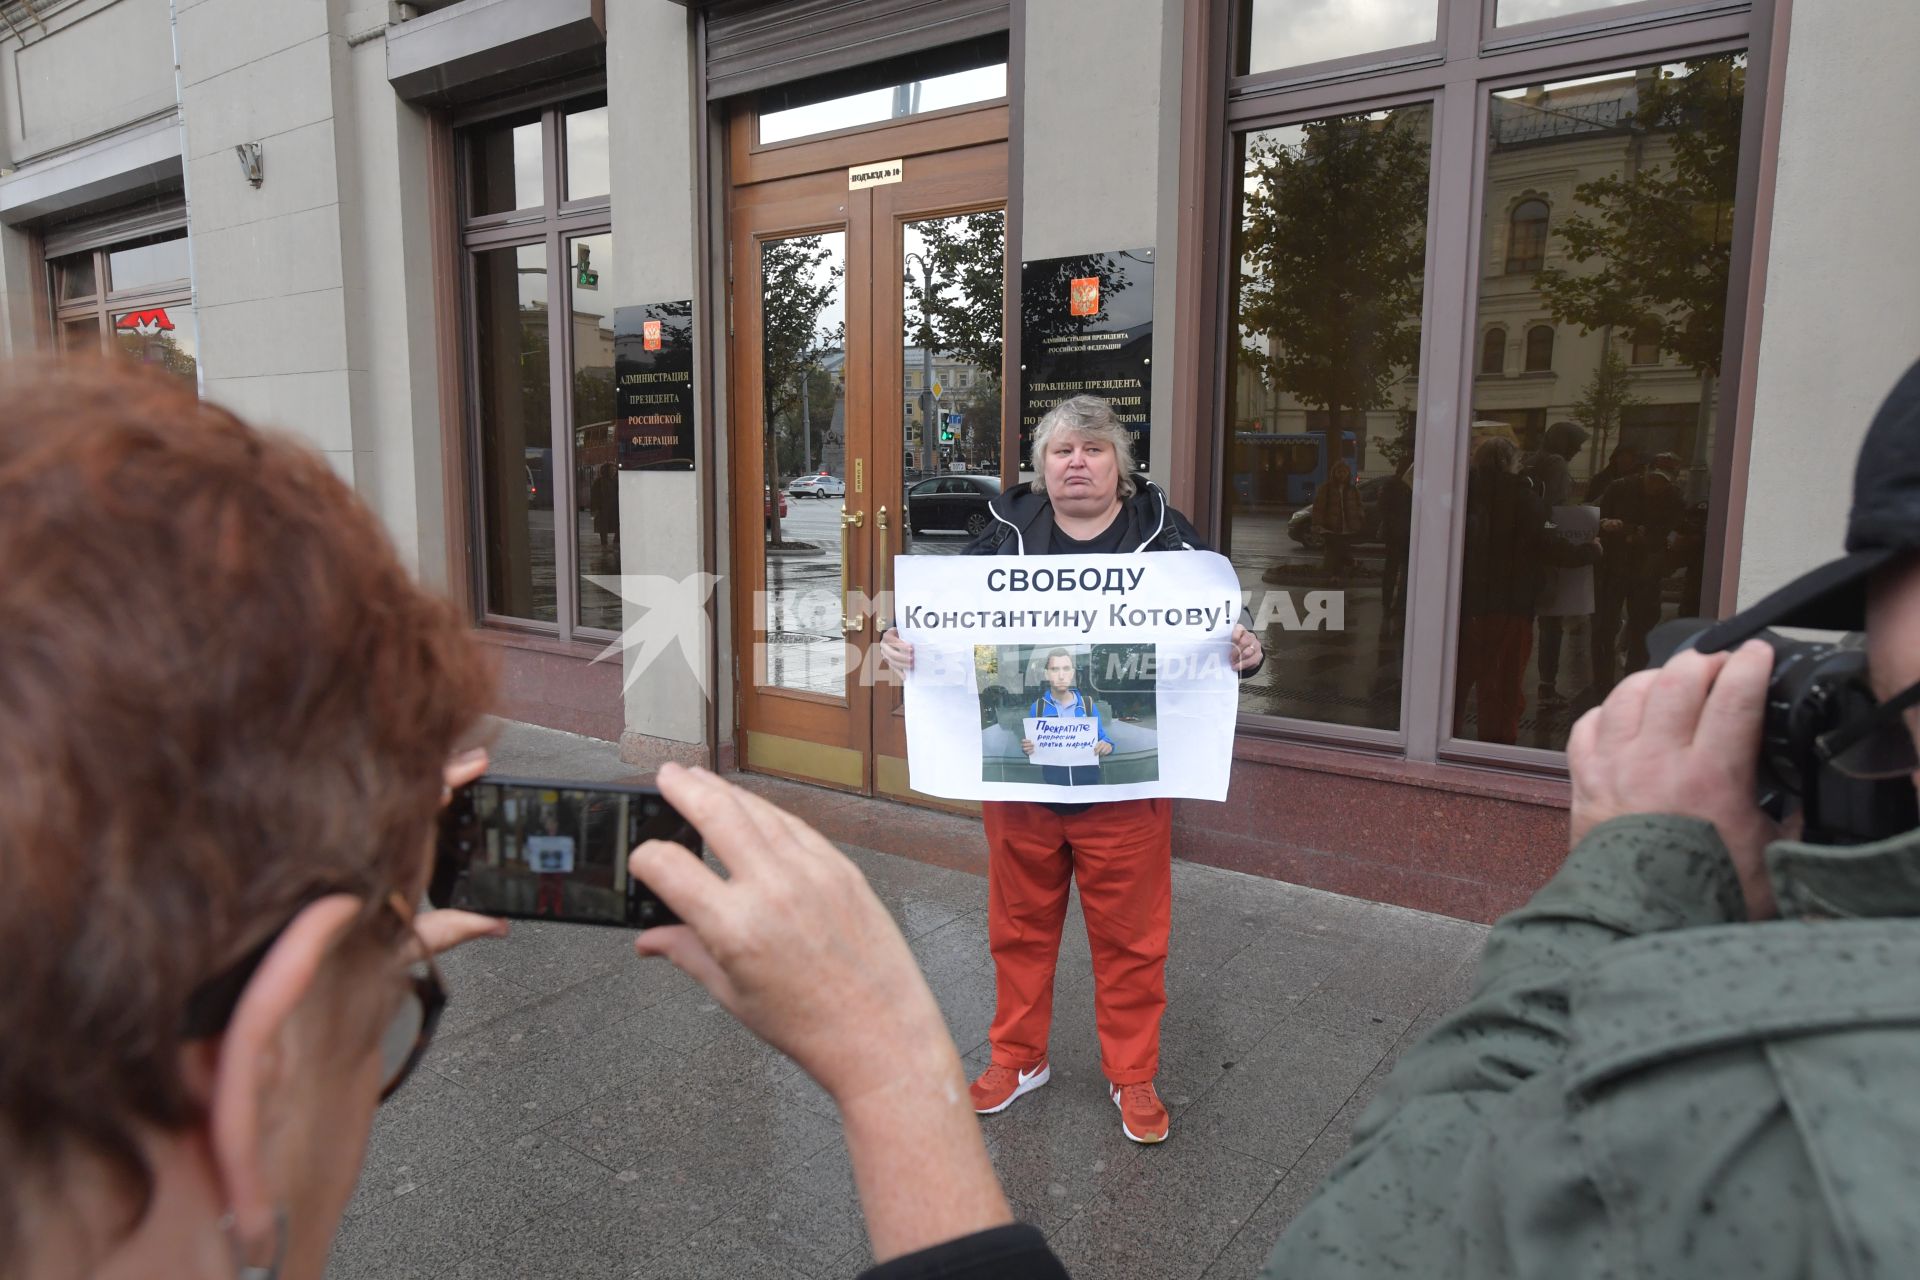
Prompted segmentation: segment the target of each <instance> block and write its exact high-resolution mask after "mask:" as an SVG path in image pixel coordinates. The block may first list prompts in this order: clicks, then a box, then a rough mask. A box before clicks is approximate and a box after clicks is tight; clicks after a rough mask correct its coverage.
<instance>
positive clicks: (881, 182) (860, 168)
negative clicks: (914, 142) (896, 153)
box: [847, 160, 907, 191]
mask: <svg viewBox="0 0 1920 1280" xmlns="http://www.w3.org/2000/svg"><path fill="white" fill-rule="evenodd" d="M906 171H907V166H906V162H905V161H903V160H877V161H875V162H874V163H872V164H857V165H855V166H853V168H851V169H849V170H847V190H849V191H858V190H860V189H861V188H862V187H884V186H886V185H887V184H888V183H889V182H898V181H900V179H901V178H902V177H903V176H904V175H905V174H906Z"/></svg>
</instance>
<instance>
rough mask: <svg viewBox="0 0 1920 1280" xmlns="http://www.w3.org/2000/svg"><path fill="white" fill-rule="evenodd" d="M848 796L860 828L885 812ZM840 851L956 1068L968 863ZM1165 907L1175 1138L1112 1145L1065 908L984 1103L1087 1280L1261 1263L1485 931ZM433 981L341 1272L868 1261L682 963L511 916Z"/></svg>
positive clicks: (1023, 1205)
mask: <svg viewBox="0 0 1920 1280" xmlns="http://www.w3.org/2000/svg"><path fill="white" fill-rule="evenodd" d="M821 505H823V506H825V505H828V504H824V503H823V504H821ZM494 758H495V767H496V768H497V769H499V770H501V771H502V772H514V773H519V774H521V775H523V776H534V777H540V776H546V777H572V778H582V779H617V778H624V777H628V776H630V770H629V769H628V767H627V766H625V765H623V764H621V763H620V761H619V760H618V758H617V756H616V754H615V752H614V749H613V747H612V746H611V745H610V744H607V743H602V742H597V741H594V740H591V739H585V738H578V737H574V736H573V735H569V734H562V733H556V732H553V731H550V730H545V729H536V728H533V727H531V726H524V725H509V726H506V727H505V730H504V732H503V734H502V737H501V739H500V740H499V742H498V744H497V745H496V747H495V750H494ZM856 803H859V804H862V805H866V806H869V807H870V808H871V809H872V811H873V814H874V817H875V819H876V820H877V821H886V820H887V819H888V817H889V815H898V814H900V813H901V812H902V811H901V810H900V809H899V808H898V806H894V805H891V804H888V803H886V802H880V801H871V802H868V801H861V802H856ZM842 847H843V848H845V849H846V851H847V853H848V855H849V856H851V857H852V858H854V859H855V860H856V861H857V862H858V863H859V864H860V866H861V868H862V869H863V870H864V871H865V872H866V874H867V876H868V878H869V880H870V881H871V882H872V883H873V885H874V887H875V889H876V890H877V892H878V893H879V895H880V897H881V899H882V900H883V901H885V902H886V904H887V905H888V907H889V908H890V909H891V910H892V911H893V913H894V915H895V917H896V919H898V920H899V922H900V925H901V928H902V930H903V931H904V932H905V933H906V935H907V937H908V939H909V941H910V943H911V945H912V947H913V951H914V954H915V955H916V956H917V957H918V958H919V961H920V964H921V967H922V969H923V970H924V971H925V973H926V975H927V980H928V982H929V983H930V985H931V986H932V988H933V991H934V994H935V996H936V997H937V998H938V999H939V1001H940V1005H941V1008H942V1009H943V1010H944V1011H945V1013H946V1017H947V1023H948V1027H949V1029H950V1030H951V1031H952V1033H953V1035H954V1039H955V1042H956V1044H957V1045H958V1047H959V1049H960V1051H961V1053H962V1055H963V1057H964V1058H965V1060H966V1062H967V1066H968V1070H969V1072H972V1071H976V1070H978V1069H979V1068H981V1067H982V1066H983V1065H984V1064H985V1063H986V1061H987V1046H986V1032H987V1026H988V1022H989V1020H990V1019H991V1017H992V1013H993V968H992V963H991V961H990V959H989V957H988V954H987V939H986V881H985V880H983V879H981V878H979V877H977V876H973V875H969V874H967V873H966V872H964V871H955V870H948V869H945V868H943V867H939V866H933V865H926V864H923V863H920V862H916V861H911V860H908V859H905V858H898V857H893V856H890V855H887V854H881V853H875V852H872V851H870V850H866V849H862V848H859V847H855V846H844V845H843V846H842ZM1175 852H1176V854H1177V853H1178V849H1177V848H1176V850H1175ZM1173 921H1174V923H1173V943H1172V955H1171V958H1170V960H1169V963H1168V974H1167V985H1168V992H1169V1008H1168V1013H1167V1018H1166V1022H1165V1026H1164V1032H1163V1048H1162V1064H1161V1073H1160V1077H1159V1087H1160V1091H1161V1094H1162V1096H1163V1097H1164V1098H1165V1099H1166V1100H1167V1102H1168V1105H1169V1108H1170V1110H1171V1112H1172V1116H1173V1129H1172V1136H1171V1138H1170V1139H1169V1140H1168V1141H1167V1142H1166V1143H1165V1144H1163V1145H1161V1146H1157V1147H1151V1148H1145V1147H1139V1146H1136V1145H1134V1144H1133V1143H1131V1142H1128V1141H1127V1140H1126V1139H1125V1138H1124V1137H1123V1136H1122V1135H1121V1133H1120V1126H1119V1120H1118V1113H1117V1112H1116V1111H1115V1110H1114V1107H1113V1105H1112V1103H1111V1102H1110V1101H1109V1100H1108V1098H1107V1094H1106V1088H1105V1083H1104V1081H1103V1080H1102V1078H1101V1075H1100V1069H1099V1048H1098V1044H1097V1042H1096V1040H1095V1036H1094V1029H1093V984H1092V977H1091V972H1090V969H1089V961H1088V954H1087V945H1086V935H1085V932H1084V929H1083V926H1082V923H1081V918H1080V913H1079V907H1078V902H1077V899H1076V902H1075V905H1074V908H1073V910H1072V913H1071V914H1070V916H1069V919H1068V921H1067V927H1066V935H1065V943H1064V946H1063V948H1062V954H1061V959H1060V966H1059V971H1058V979H1057V996H1056V1002H1055V1005H1056V1007H1055V1016H1054V1035H1053V1049H1052V1066H1053V1079H1052V1082H1051V1083H1050V1084H1049V1085H1048V1086H1047V1087H1046V1088H1044V1089H1042V1090H1040V1091H1039V1092H1037V1093H1035V1094H1033V1095H1032V1096H1030V1097H1028V1098H1024V1099H1022V1100H1021V1101H1020V1102H1018V1103H1016V1104H1014V1106H1013V1107H1011V1108H1010V1109H1008V1110H1007V1111H1006V1112H1004V1113H1002V1114H1000V1115H998V1116H988V1117H985V1118H984V1123H983V1126H982V1127H983V1131H984V1133H985V1135H986V1140H987V1145H988V1149H989V1151H990V1152H991V1154H992V1156H993V1161H994V1165H995V1167H996V1168H997V1169H998V1170H999V1173H1000V1177H1001V1181H1002V1183H1003V1184H1004V1185H1005V1187H1006V1190H1007V1194H1008V1197H1009V1199H1010V1200H1011V1201H1012V1203H1013V1205H1014V1209H1015V1212H1016V1213H1017V1214H1018V1215H1019V1216H1020V1217H1021V1218H1023V1219H1025V1220H1027V1221H1030V1222H1033V1223H1035V1224H1037V1225H1039V1226H1040V1227H1041V1229H1042V1230H1044V1231H1046V1232H1047V1234H1048V1235H1049V1237H1050V1238H1051V1239H1052V1241H1053V1243H1054V1247H1055V1249H1056V1250H1057V1251H1058V1252H1059V1253H1060V1255H1061V1256H1062V1257H1063V1258H1064V1259H1065V1260H1066V1262H1067V1265H1068V1268H1069V1270H1070V1271H1071V1273H1072V1274H1073V1275H1074V1276H1076V1277H1079V1278H1080V1280H1091V1278H1093V1277H1113V1278H1114V1280H1122V1278H1124V1280H1153V1278H1155V1277H1203V1276H1204V1277H1209V1278H1213V1280H1233V1278H1244V1277H1250V1276H1252V1275H1253V1274H1254V1273H1255V1272H1256V1271H1257V1270H1258V1267H1259V1264H1260V1262H1261V1261H1262V1260H1263V1259H1264V1257H1265V1255H1266V1252H1267V1250H1268V1249H1269V1248H1270V1247H1271V1245H1272V1242H1273V1240H1274V1239H1275V1238H1276V1237H1277V1236H1278V1235H1279V1233H1280V1231H1281V1229H1282V1228H1283V1227H1284V1226H1285V1225H1286V1223H1287V1222H1288V1221H1289V1220H1290V1219H1291V1218H1292V1216H1293V1214H1294V1213H1295V1212H1296V1211H1297V1210H1298V1209H1299V1207H1300V1206H1301V1204H1302V1203H1304V1201H1305V1199H1306V1198H1307V1197H1308V1195H1310V1194H1311V1192H1312V1189H1313V1188H1314V1187H1315V1186H1316V1185H1317V1184H1318V1182H1319V1180H1320V1179H1321V1178H1322V1177H1323V1176H1324V1175H1325V1173H1326V1171H1327V1170H1328V1169H1329V1168H1331V1167H1332V1165H1333V1163H1334V1162H1335V1161H1336V1160H1337V1159H1338V1158H1339V1157H1340V1155H1341V1154H1342V1153H1344V1151H1345V1149H1346V1147H1347V1143H1348V1135H1349V1132H1350V1129H1351V1126H1352V1124H1353V1121H1354V1118H1355V1117H1356V1116H1357V1115H1358V1114H1359V1113H1360V1111H1361V1110H1362V1109H1363V1108H1364V1107H1365V1105H1366V1103H1367V1102H1368V1100H1369V1099H1371V1097H1372V1096H1373V1094H1374V1092H1375V1091H1376V1090H1377V1089H1378V1087H1379V1084H1380V1082H1381V1080H1382V1079H1383V1078H1384V1076H1385V1075H1386V1073H1387V1071H1388V1070H1389V1069H1390V1068H1391V1066H1392V1064H1393V1062H1394V1061H1395V1059H1396V1058H1397V1057H1398V1055H1399V1054H1400V1053H1401V1051H1402V1050H1403V1049H1405V1047H1406V1046H1407V1045H1408V1044H1410V1043H1412V1042H1413V1041H1414V1040H1416V1039H1417V1038H1418V1037H1419V1036H1420V1035H1421V1034H1423V1033H1424V1032H1425V1031H1426V1029H1427V1028H1428V1027H1430V1026H1431V1025H1432V1024H1433V1023H1434V1021H1435V1020H1437V1019H1438V1018H1439V1017H1440V1015H1441V1014H1443V1013H1444V1012H1446V1011H1447V1010H1448V1009H1451V1008H1452V1007H1454V1006H1455V1005H1457V1004H1458V1003H1459V1002H1460V1001H1461V1000H1463V999H1464V998H1465V996H1466V994H1467V992H1468V990H1469V988H1470V986H1471V982H1472V979H1473V972H1474V966H1475V963H1476V960H1477V957H1478V954H1479V949H1480V946H1481V943H1482V940H1483V939H1484V936H1485V932H1486V931H1485V929H1484V928H1482V927H1480V926H1477V925H1472V924H1466V923H1463V922H1461V921H1458V920H1451V919H1448V918H1446V917H1442V916H1433V915H1426V914H1423V913H1420V912H1416V911H1408V910H1405V909H1403V908H1399V907H1392V906H1385V905H1382V904H1378V903H1371V902H1364V901H1360V900H1357V899H1351V898H1343V897H1340V896H1338V895H1334V894H1328V893H1321V892H1317V891H1315V890H1310V889H1303V888H1299V887H1297V886H1294V885H1289V884H1284V883H1281V882H1278V881H1272V880H1263V879H1260V878H1257V877H1252V876H1245V875H1239V874H1236V873H1233V872H1228V871H1220V870H1216V869H1213V868H1209V867H1202V866H1196V865H1191V864H1187V863H1184V862H1180V861H1178V860H1177V859H1176V861H1175V863H1174V911H1173ZM443 967H444V969H445V972H446V977H447V983H448V987H449V990H450V992H451V997H452V999H451V1004H450V1005H449V1007H448V1009H447V1013H446V1018H445V1020H444V1021H443V1022H442V1024H441V1031H440V1035H439V1038H438V1039H437V1041H436V1042H435V1044H434V1047H433V1049H432V1051H431V1052H430V1054H429V1055H428V1057H427V1059H426V1061H425V1062H424V1064H423V1066H422V1069H421V1070H419V1071H418V1072H416V1074H415V1076H414V1078H413V1079H412V1080H411V1081H410V1082H409V1083H408V1084H407V1085H406V1087H405V1088H404V1089H402V1090H401V1092H400V1093H399V1094H398V1095H396V1096H395V1097H394V1098H393V1099H392V1100H391V1101H390V1102H388V1103H387V1105H386V1106H385V1107H383V1108H382V1109H381V1111H380V1114H379V1117H378V1119H377V1121H376V1123H375V1125H374V1130H373V1136H372V1141H371V1145H370V1150H369V1152H368V1156H367V1161H366V1168H365V1172H364V1174H363V1176H362V1178H361V1183H360V1187H359V1190H358V1192H357V1193H356V1195H355V1197H354V1200H353V1203H352V1205H351V1207H350V1208H349V1211H348V1217H347V1220H346V1222H345V1223H344V1225H343V1227H342V1229H341V1232H340V1235H339V1238H338V1242H337V1245H336V1248H335V1250H334V1256H333V1261H332V1265H331V1267H330V1269H329V1271H328V1275H329V1276H330V1277H332V1278H333V1280H347V1278H349V1277H369V1278H371V1277H379V1278H381V1280H388V1278H395V1277H426V1276H447V1277H459V1278H461V1280H495V1278H500V1280H504V1278H506V1277H513V1278H514V1280H529V1278H532V1280H549V1278H554V1280H559V1278H569V1277H633V1278H635V1280H638V1278H640V1277H661V1278H672V1280H683V1278H685V1280H702V1278H708V1277H711V1278H713V1280H723V1278H724V1280H738V1278H742V1277H756V1278H758V1277H768V1278H793V1277H836V1276H851V1275H853V1274H855V1273H856V1272H858V1271H859V1270H860V1269H861V1268H862V1267H863V1266H865V1265H867V1264H868V1261H869V1259H868V1253H867V1246H866V1242H865V1233H864V1230H863V1228H862V1225H861V1219H860V1211H859V1204H858V1201H857V1198H856V1196H855V1194H854V1190H853V1182H852V1175H851V1172H850V1170H849V1167H848V1163H847V1158H846V1154H845V1151H844V1149H843V1147H842V1145H841V1139H840V1130H839V1124H838V1121H837V1119H836V1117H835V1115H834V1110H833V1107H832V1105H831V1103H830V1102H829V1100H828V1099H827V1097H826V1095H825V1094H824V1093H822V1092H821V1090H820V1089H819V1088H818V1087H816V1086H815V1085H814V1084H813V1083H812V1082H811V1081H810V1080H808V1079H807V1078H806V1077H805V1076H804V1075H803V1074H801V1073H800V1072H799V1071H798V1070H797V1069H796V1068H795V1067H794V1066H793V1065H792V1064H791V1063H789V1062H787V1061H786V1060H785V1059H783V1058H781V1057H780V1056H779V1055H777V1054H775V1053H773V1052H772V1051H771V1050H769V1049H767V1048H765V1047H764V1046H762V1045H761V1044H760V1043H759V1042H758V1041H756V1040H755V1039H754V1038H753V1037H752V1036H751V1035H749V1034H748V1033H747V1032H746V1031H744V1030H743V1029H742V1028H740V1027H739V1025H738V1024H736V1023H734V1022H733V1020H732V1019H731V1018H730V1017H729V1016H728V1015H727V1014H726V1013H725V1012H724V1011H723V1010H721V1009H720V1008H719V1007H718V1006H717V1005H716V1004H715V1003H714V1002H713V1001H712V1000H710V999H708V998H707V996H706V994H705V993H704V992H703V991H701V990H700V989H699V988H698V987H697V986H695V985H694V984H693V983H692V982H691V981H690V980H688V979H686V978H683V977H681V976H680V975H679V974H678V973H676V972H675V971H674V970H673V969H671V968H670V967H669V966H667V965H665V964H664V963H662V962H659V961H647V962H642V961H640V960H637V959H636V958H635V957H634V955H633V953H632V951H631V949H630V946H629V935H628V934H627V933H625V932H624V931H622V930H616V929H602V928H595V927H592V926H581V925H552V924H540V923H528V922H518V923H516V924H515V926H514V930H513V936H512V937H510V938H508V939H506V940H504V941H497V942H482V943H478V944H474V945H472V946H470V947H467V948H464V949H462V950H461V951H459V952H457V953H455V954H453V955H451V956H448V957H446V959H445V962H444V966H443Z"/></svg>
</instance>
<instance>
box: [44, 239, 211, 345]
mask: <svg viewBox="0 0 1920 1280" xmlns="http://www.w3.org/2000/svg"><path fill="white" fill-rule="evenodd" d="M47 268H48V277H49V278H48V286H49V292H50V295H51V296H52V298H53V308H54V310H53V322H54V334H55V337H56V340H57V342H58V344H59V347H60V349H61V350H62V351H104V352H119V353H120V354H122V355H126V356H130V357H132V358H133V359H135V360H141V361H144V362H146V363H148V364H156V365H159V366H161V367H162V368H164V369H167V370H168V371H170V372H172V373H176V374H179V375H180V376H181V377H183V378H186V379H187V380H189V381H192V380H193V379H194V378H195V376H196V374H197V372H198V368H197V361H198V351H199V343H198V341H197V338H198V335H197V333H196V331H195V328H194V323H193V284H192V281H191V279H190V276H191V274H192V272H191V268H190V260H189V258H188V256H187V232H186V228H184V227H181V228H179V229H177V230H169V231H162V232H157V233H153V234H148V235H143V236H136V237H134V238H132V239H127V240H121V241H117V242H114V243H109V244H105V245H101V246H99V247H96V248H90V249H81V250H79V251H77V252H73V253H65V254H61V255H60V256H58V257H54V258H51V259H49V260H48V263H47Z"/></svg>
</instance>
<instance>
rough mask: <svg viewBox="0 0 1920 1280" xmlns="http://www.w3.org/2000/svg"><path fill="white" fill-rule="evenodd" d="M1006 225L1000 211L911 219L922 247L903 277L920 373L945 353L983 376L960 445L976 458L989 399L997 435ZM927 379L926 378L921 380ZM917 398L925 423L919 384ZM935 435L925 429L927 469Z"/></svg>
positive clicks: (927, 412)
mask: <svg viewBox="0 0 1920 1280" xmlns="http://www.w3.org/2000/svg"><path fill="white" fill-rule="evenodd" d="M1006 223H1007V219H1006V214H1005V213H1004V212H1002V211H1001V210H998V209H989V210H985V211H983V212H980V213H967V214H960V215H958V216H956V217H951V218H930V219H928V220H926V221H925V222H916V223H914V224H913V230H914V231H915V232H917V233H918V237H919V240H920V248H919V249H918V250H916V251H915V252H914V253H911V254H909V255H908V259H909V260H908V262H907V264H906V269H905V270H904V271H903V272H902V274H901V282H902V283H903V284H904V285H905V287H906V293H905V300H906V326H905V327H906V332H907V334H908V335H909V337H910V338H911V340H912V342H913V343H914V345H916V346H918V347H919V348H920V350H921V352H922V357H921V359H922V368H923V369H924V370H926V371H927V374H930V372H931V370H932V367H933V356H934V354H935V353H936V352H944V353H946V354H947V355H950V356H953V357H954V358H956V359H958V360H962V361H964V362H965V363H967V364H970V365H972V366H973V367H974V368H975V369H977V370H978V371H979V373H980V375H981V376H980V379H979V380H977V381H976V382H975V385H974V388H973V390H972V392H971V394H970V395H969V396H968V399H967V402H966V404H965V405H964V406H963V408H962V420H963V421H964V422H965V424H966V428H965V429H966V433H967V438H966V440H965V441H963V442H962V447H963V451H965V452H967V453H969V454H971V456H974V457H978V456H979V455H978V453H977V445H976V444H975V443H974V442H975V441H976V440H977V439H978V432H977V431H976V428H975V425H974V424H975V422H976V421H980V422H984V421H985V420H986V418H987V416H988V414H987V413H986V405H985V401H986V400H987V398H988V397H991V398H992V401H993V405H992V411H991V418H992V421H993V429H994V431H995V432H996V435H995V437H994V439H995V440H996V441H997V440H998V438H999V437H998V435H997V432H998V430H999V422H1000V406H999V400H1000V370H1001V362H1002V360H1003V358H1004V353H1005V351H1006V342H1005V335H1004V334H1003V333H1002V329H1003V319H1004V317H1005V314H1006V270H1007V250H1006ZM916 268H917V270H916ZM927 374H923V378H922V381H923V383H924V382H925V381H926V380H927ZM982 383H984V384H985V385H982ZM920 396H921V402H920V403H921V413H922V415H923V418H922V421H923V424H924V423H928V422H930V421H931V415H932V393H931V391H930V390H928V389H927V388H926V387H925V386H924V385H923V387H922V390H921V393H920ZM936 435H937V433H934V432H931V431H923V436H922V444H923V449H922V457H921V464H922V466H924V467H927V468H928V469H932V466H933V463H934V456H935V454H934V437H935V436H936ZM995 452H998V450H997V449H996V450H995Z"/></svg>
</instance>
